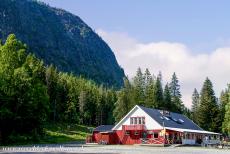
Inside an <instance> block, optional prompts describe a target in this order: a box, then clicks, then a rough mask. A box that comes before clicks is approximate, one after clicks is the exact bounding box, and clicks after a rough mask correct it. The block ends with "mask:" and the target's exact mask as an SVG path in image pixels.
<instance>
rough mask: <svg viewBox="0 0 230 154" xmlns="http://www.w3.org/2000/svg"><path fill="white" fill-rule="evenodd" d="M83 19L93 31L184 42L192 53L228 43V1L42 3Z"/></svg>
mask: <svg viewBox="0 0 230 154" xmlns="http://www.w3.org/2000/svg"><path fill="white" fill-rule="evenodd" d="M42 1H44V2H46V3H49V4H50V5H51V6H56V7H58V8H63V9H65V10H68V11H70V12H72V13H74V14H76V15H78V16H80V17H81V18H82V19H83V20H84V21H85V22H86V23H87V24H88V25H89V26H91V27H92V28H93V29H99V28H100V29H103V30H106V31H118V32H125V33H127V34H128V35H130V36H132V37H134V38H135V39H137V40H139V41H141V42H150V41H162V40H164V41H170V42H182V43H184V44H187V45H188V46H189V47H190V48H192V49H193V52H210V50H212V49H214V48H216V47H219V46H221V45H223V44H226V43H229V36H230V30H229V29H230V20H229V19H230V10H229V6H230V1H228V0H141V1H140V0H115V1H112V0H97V1H96V0H42Z"/></svg>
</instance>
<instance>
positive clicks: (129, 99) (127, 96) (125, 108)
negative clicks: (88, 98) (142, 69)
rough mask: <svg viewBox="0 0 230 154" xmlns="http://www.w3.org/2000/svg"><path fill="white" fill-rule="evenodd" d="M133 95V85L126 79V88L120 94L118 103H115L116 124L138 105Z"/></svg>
mask: <svg viewBox="0 0 230 154" xmlns="http://www.w3.org/2000/svg"><path fill="white" fill-rule="evenodd" d="M133 93H134V92H133V88H132V85H131V84H130V82H129V80H128V78H125V79H124V88H123V89H121V90H120V91H119V92H118V95H117V102H116V103H115V109H114V112H113V115H114V117H115V121H116V122H118V121H119V120H121V118H122V117H123V116H125V115H126V114H127V113H128V112H129V111H130V109H131V108H132V107H133V106H134V105H136V104H135V99H134V97H133Z"/></svg>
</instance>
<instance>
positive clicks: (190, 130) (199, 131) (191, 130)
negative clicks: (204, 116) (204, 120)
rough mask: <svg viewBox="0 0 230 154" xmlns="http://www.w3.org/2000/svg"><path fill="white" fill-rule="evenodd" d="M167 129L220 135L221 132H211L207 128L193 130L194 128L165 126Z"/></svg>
mask: <svg viewBox="0 0 230 154" xmlns="http://www.w3.org/2000/svg"><path fill="white" fill-rule="evenodd" d="M165 129H169V130H174V131H178V132H189V133H200V134H211V135H220V133H215V132H209V131H205V130H193V129H182V128H172V127H165Z"/></svg>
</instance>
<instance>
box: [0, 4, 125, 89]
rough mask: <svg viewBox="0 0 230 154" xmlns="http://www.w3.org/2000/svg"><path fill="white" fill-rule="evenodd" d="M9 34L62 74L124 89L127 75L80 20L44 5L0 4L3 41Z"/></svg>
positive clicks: (107, 48) (111, 53) (1, 36)
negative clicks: (69, 74)
mask: <svg viewBox="0 0 230 154" xmlns="http://www.w3.org/2000/svg"><path fill="white" fill-rule="evenodd" d="M10 33H14V34H15V35H16V36H17V38H19V39H20V40H22V41H23V42H24V43H26V44H27V45H28V47H29V48H30V51H33V53H34V54H35V55H36V56H37V57H38V58H41V59H43V60H44V62H45V63H46V64H54V65H55V66H56V67H57V68H58V69H59V70H60V71H64V72H72V73H74V74H76V75H81V76H83V77H86V78H88V79H92V80H94V81H96V82H97V83H100V84H101V83H102V84H104V85H106V86H114V87H121V86H122V83H123V80H122V78H123V77H124V71H123V69H122V68H121V67H120V66H119V65H118V63H117V61H116V58H115V56H114V54H113V52H112V51H111V49H110V47H109V46H108V45H107V44H106V43H105V42H104V41H103V40H102V39H101V38H100V37H99V36H98V35H97V34H96V33H95V32H94V31H93V30H92V29H91V28H90V27H89V26H87V24H86V23H84V22H83V21H82V20H81V19H80V18H79V17H78V16H75V15H73V14H71V13H69V12H67V11H64V10H61V9H57V8H52V7H49V6H48V5H46V4H44V3H41V2H36V1H31V0H1V3H0V38H1V39H2V40H3V41H4V40H5V39H6V37H7V36H8V35H9V34H10Z"/></svg>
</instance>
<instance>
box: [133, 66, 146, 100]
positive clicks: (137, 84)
mask: <svg viewBox="0 0 230 154" xmlns="http://www.w3.org/2000/svg"><path fill="white" fill-rule="evenodd" d="M133 86H134V98H135V101H136V102H137V104H138V105H144V104H145V100H144V99H145V95H144V87H145V80H144V75H143V73H142V71H141V68H140V67H139V68H138V69H137V73H136V76H135V77H134V80H133Z"/></svg>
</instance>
